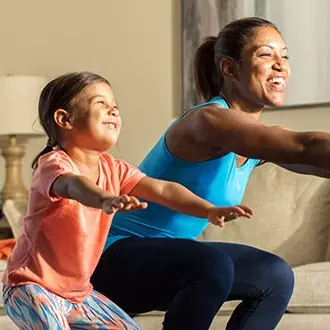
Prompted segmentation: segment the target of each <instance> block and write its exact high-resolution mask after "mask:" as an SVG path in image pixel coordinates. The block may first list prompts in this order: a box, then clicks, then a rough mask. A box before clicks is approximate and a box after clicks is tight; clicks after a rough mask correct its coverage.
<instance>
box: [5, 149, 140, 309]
mask: <svg viewBox="0 0 330 330" xmlns="http://www.w3.org/2000/svg"><path fill="white" fill-rule="evenodd" d="M68 173H71V174H77V175H79V174H80V172H79V170H78V168H77V166H76V165H75V164H74V162H73V161H72V159H71V158H70V157H69V156H68V155H67V154H66V153H65V152H64V151H62V150H56V151H52V152H50V153H47V154H45V155H44V156H42V157H40V159H39V165H38V168H37V170H36V172H35V174H34V176H33V178H32V184H31V190H30V194H29V203H28V210H27V213H26V215H25V217H24V219H23V231H22V234H21V236H20V237H19V238H18V240H17V243H16V246H15V248H14V250H13V253H12V254H11V256H10V258H9V260H8V266H7V270H6V273H5V275H4V278H3V281H4V283H5V284H6V285H8V286H19V285H24V284H27V283H37V284H40V285H41V286H43V287H44V288H46V289H47V290H49V291H51V292H53V293H55V294H57V295H59V296H62V297H64V298H66V299H68V300H70V301H72V302H74V303H78V302H81V301H83V300H84V299H85V298H86V297H87V296H88V294H89V293H90V292H91V290H92V285H91V283H90V277H91V275H92V273H93V272H94V270H95V267H96V265H97V263H98V261H99V258H100V256H101V254H102V250H103V247H104V243H105V240H106V237H107V235H108V231H109V229H110V225H111V221H112V218H113V215H108V214H106V213H105V212H103V211H102V210H100V209H97V208H92V207H87V206H85V205H83V204H81V203H79V202H77V201H75V200H72V199H67V198H62V197H58V196H55V195H53V194H52V193H51V187H52V184H53V183H54V181H55V179H56V178H57V177H58V176H59V175H62V174H68ZM144 176H145V175H144V174H143V173H142V172H140V170H138V169H137V168H136V167H134V166H132V165H130V164H128V163H127V162H125V161H122V160H115V159H114V157H112V156H111V155H109V154H102V155H101V156H100V160H99V179H98V182H97V185H98V187H100V188H101V189H104V190H106V191H108V192H110V193H112V194H114V195H119V194H129V193H130V191H131V190H132V189H133V187H134V186H135V185H136V184H137V183H138V181H139V180H141V179H142V178H143V177H144Z"/></svg>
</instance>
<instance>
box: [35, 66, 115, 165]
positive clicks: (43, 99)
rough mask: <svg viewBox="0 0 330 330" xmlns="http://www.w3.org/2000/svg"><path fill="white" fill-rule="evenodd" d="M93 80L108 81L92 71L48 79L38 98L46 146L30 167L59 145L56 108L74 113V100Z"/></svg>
mask: <svg viewBox="0 0 330 330" xmlns="http://www.w3.org/2000/svg"><path fill="white" fill-rule="evenodd" d="M95 82H104V83H107V84H108V85H109V86H111V85H110V83H109V82H108V80H106V79H105V78H103V77H101V76H100V75H98V74H95V73H92V72H73V73H67V74H64V75H61V76H59V77H57V78H55V79H54V80H52V81H50V82H49V83H48V84H47V85H46V86H45V87H44V88H43V90H42V92H41V95H40V98H39V106H38V113H39V121H40V124H41V126H42V127H43V129H44V131H45V132H46V134H47V136H48V142H47V145H46V147H45V148H44V149H43V150H42V151H41V152H40V153H39V154H38V155H37V156H36V157H35V159H34V160H33V162H32V168H33V169H34V170H35V169H36V168H37V167H38V159H39V157H40V156H42V155H44V154H46V153H47V152H50V151H52V150H53V148H54V147H55V146H58V145H59V142H60V141H59V135H58V128H57V125H56V123H55V121H54V113H55V111H56V110H57V109H64V110H66V111H68V112H70V113H72V114H73V115H74V110H75V100H76V98H77V96H78V95H79V93H80V92H81V91H82V90H83V89H84V88H85V87H87V86H88V85H90V84H93V83H95Z"/></svg>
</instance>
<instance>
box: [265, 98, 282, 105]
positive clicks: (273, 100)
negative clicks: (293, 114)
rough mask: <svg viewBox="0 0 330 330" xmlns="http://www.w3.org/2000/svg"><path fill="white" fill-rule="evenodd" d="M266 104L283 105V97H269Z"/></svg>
mask: <svg viewBox="0 0 330 330" xmlns="http://www.w3.org/2000/svg"><path fill="white" fill-rule="evenodd" d="M266 105H267V106H268V107H282V106H283V105H284V98H283V97H281V98H280V97H278V98H269V99H268V100H267V104H266Z"/></svg>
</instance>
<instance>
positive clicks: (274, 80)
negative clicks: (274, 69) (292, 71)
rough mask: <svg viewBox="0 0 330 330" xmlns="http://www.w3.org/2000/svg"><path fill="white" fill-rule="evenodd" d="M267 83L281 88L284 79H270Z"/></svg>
mask: <svg viewBox="0 0 330 330" xmlns="http://www.w3.org/2000/svg"><path fill="white" fill-rule="evenodd" d="M269 82H270V83H272V84H276V85H279V86H282V85H284V84H285V80H284V78H281V77H274V78H270V79H269Z"/></svg>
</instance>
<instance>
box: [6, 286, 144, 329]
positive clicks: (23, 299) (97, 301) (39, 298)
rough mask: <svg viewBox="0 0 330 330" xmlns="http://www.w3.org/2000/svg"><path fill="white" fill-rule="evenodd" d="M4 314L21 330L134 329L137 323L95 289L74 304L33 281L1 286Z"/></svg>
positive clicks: (136, 327)
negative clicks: (17, 285) (21, 284)
mask: <svg viewBox="0 0 330 330" xmlns="http://www.w3.org/2000/svg"><path fill="white" fill-rule="evenodd" d="M3 300H4V307H5V310H6V312H7V314H8V316H9V317H10V318H11V319H12V320H13V322H14V323H15V324H16V325H17V326H18V327H19V328H20V329H23V330H46V329H47V330H49V329H52V330H68V329H76V330H78V329H79V330H82V329H111V330H124V329H125V330H137V329H140V327H139V326H138V325H136V324H135V323H134V321H133V320H132V319H131V318H130V317H129V316H128V315H127V314H126V313H125V312H124V311H123V310H121V309H120V308H119V307H118V306H116V305H115V304H114V303H113V302H112V301H110V300H109V299H108V298H106V297H105V296H103V295H101V294H100V293H98V292H96V291H92V292H91V294H90V295H89V296H88V297H87V298H86V299H85V300H84V301H83V302H81V303H79V304H74V303H71V302H70V301H68V300H66V299H64V298H62V297H60V296H57V295H55V294H53V293H51V292H49V291H47V290H46V289H44V288H42V287H40V286H39V285H36V284H27V285H23V286H19V287H6V286H4V288H3Z"/></svg>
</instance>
